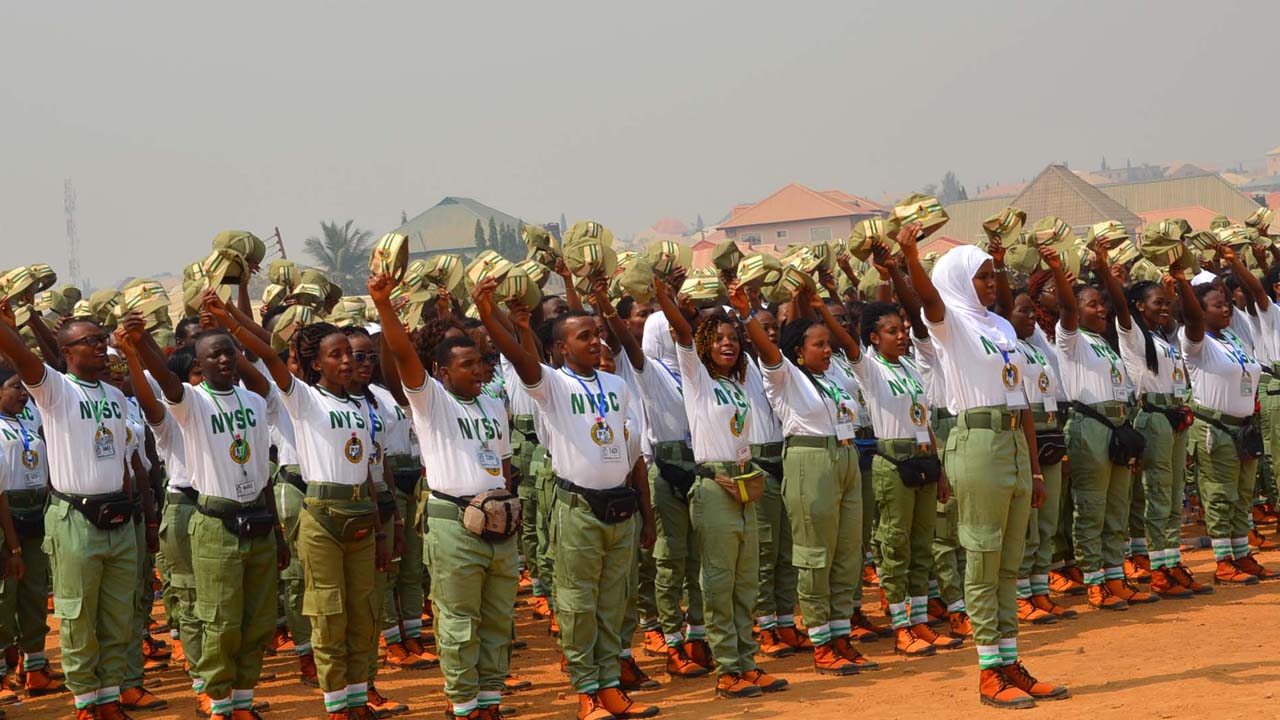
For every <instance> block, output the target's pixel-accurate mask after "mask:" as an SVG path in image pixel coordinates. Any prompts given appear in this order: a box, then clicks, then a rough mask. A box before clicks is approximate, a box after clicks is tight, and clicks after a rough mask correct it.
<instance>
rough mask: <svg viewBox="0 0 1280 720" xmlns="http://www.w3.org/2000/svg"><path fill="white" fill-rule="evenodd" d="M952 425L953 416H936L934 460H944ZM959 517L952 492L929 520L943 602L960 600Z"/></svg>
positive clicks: (953, 423) (961, 598) (934, 423)
mask: <svg viewBox="0 0 1280 720" xmlns="http://www.w3.org/2000/svg"><path fill="white" fill-rule="evenodd" d="M955 426H956V419H955V418H954V417H947V418H936V419H934V421H933V436H934V439H936V440H937V441H938V459H939V460H942V461H943V463H944V464H945V463H946V455H947V438H948V437H950V435H951V431H952V430H953V429H954V428H955ZM959 523H960V517H959V511H958V510H957V508H956V495H955V492H954V488H953V491H952V493H951V499H950V500H948V501H947V502H945V503H937V505H936V507H935V517H934V523H933V547H932V548H931V549H932V551H933V576H934V578H935V579H936V580H937V581H938V596H939V597H940V598H941V599H942V602H943V603H945V604H946V605H951V604H952V603H955V602H959V601H961V600H963V599H964V554H963V549H962V548H961V547H960V528H959Z"/></svg>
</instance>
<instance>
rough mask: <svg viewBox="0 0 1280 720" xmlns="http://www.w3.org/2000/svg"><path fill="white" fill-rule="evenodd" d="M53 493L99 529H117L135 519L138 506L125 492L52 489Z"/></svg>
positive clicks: (51, 492)
mask: <svg viewBox="0 0 1280 720" xmlns="http://www.w3.org/2000/svg"><path fill="white" fill-rule="evenodd" d="M49 492H50V494H51V495H53V496H54V497H56V498H58V499H59V500H62V501H63V502H65V503H67V504H68V505H70V506H71V507H73V508H75V509H76V510H78V511H79V512H80V514H81V515H84V516H85V519H87V520H88V521H89V522H90V523H92V524H93V526H94V527H96V528H98V529H99V530H115V529H116V528H118V527H120V526H121V525H124V524H125V523H127V522H129V521H130V520H132V519H133V513H134V511H135V510H136V509H137V508H138V506H137V505H136V504H135V503H134V502H133V500H131V499H130V498H129V496H128V495H126V494H124V493H123V492H118V493H106V494H104V495H68V494H66V493H63V492H59V491H57V490H50V491H49Z"/></svg>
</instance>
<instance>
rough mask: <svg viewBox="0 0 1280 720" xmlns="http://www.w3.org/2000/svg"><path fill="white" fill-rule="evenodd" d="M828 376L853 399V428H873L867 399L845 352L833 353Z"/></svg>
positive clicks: (837, 351)
mask: <svg viewBox="0 0 1280 720" xmlns="http://www.w3.org/2000/svg"><path fill="white" fill-rule="evenodd" d="M827 374H828V375H829V376H830V377H831V378H832V379H833V380H838V381H839V382H840V384H841V385H843V386H844V389H845V392H847V393H849V397H852V398H853V401H854V402H853V426H854V427H855V428H869V427H871V411H870V410H868V409H867V399H866V398H865V397H863V394H862V388H861V387H860V386H859V381H858V376H857V375H856V374H855V373H854V372H853V363H851V362H849V358H847V357H845V355H844V351H843V350H836V351H835V352H832V353H831V367H830V368H829V369H828V370H827Z"/></svg>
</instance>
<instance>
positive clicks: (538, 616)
mask: <svg viewBox="0 0 1280 720" xmlns="http://www.w3.org/2000/svg"><path fill="white" fill-rule="evenodd" d="M529 605H530V606H531V607H532V608H533V619H534V620H546V619H547V618H549V617H551V603H550V602H549V601H548V600H547V598H546V597H545V596H543V595H534V596H533V599H532V600H530V601H529Z"/></svg>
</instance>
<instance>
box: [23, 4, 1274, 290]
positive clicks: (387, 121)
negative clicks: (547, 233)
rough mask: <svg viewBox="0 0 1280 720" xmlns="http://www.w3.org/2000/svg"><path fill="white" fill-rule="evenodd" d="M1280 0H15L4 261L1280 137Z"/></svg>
mask: <svg viewBox="0 0 1280 720" xmlns="http://www.w3.org/2000/svg"><path fill="white" fill-rule="evenodd" d="M1277 26H1280V3H1277V2H1275V1H1274V0H1271V1H1269V2H1226V1H1223V0H1219V1H1218V2H1204V1H1194V0H1165V1H1163V2H1125V1H1116V0H1111V1H1109V2H1082V1H1081V0H1072V1H1069V2H1048V1H1047V0H1037V1H1036V2H1030V3H1028V2H999V3H997V2H937V1H934V0H917V1H916V2H910V3H908V2H885V3H866V2H850V1H848V0H844V1H834V2H799V1H792V2H769V3H756V2H725V3H718V2H717V3H713V2H694V1H690V0H684V1H683V2H655V1H650V2H644V3H625V4H624V3H614V2H581V3H559V2H522V3H481V2H449V3H445V2H409V1H404V2H363V3H352V2H300V1H298V2H279V1H272V2H220V3H214V4H207V3H206V4H199V5H197V4H195V3H188V2H171V1H165V2H127V1H121V2H110V3H105V2H87V1H83V2H75V1H66V2H52V1H40V0H36V1H27V2H18V1H15V2H5V3H3V4H2V5H0V63H2V64H3V67H4V68H5V72H4V76H5V79H4V82H3V83H0V122H2V123H3V125H2V127H3V137H4V142H3V147H4V150H3V152H2V153H0V248H3V252H2V253H0V267H11V266H13V265H16V264H19V263H23V264H25V263H30V262H36V261H46V262H49V263H50V264H52V265H53V266H54V267H55V268H56V269H58V270H59V271H60V272H61V271H63V270H65V268H66V262H67V247H66V236H65V229H64V214H63V179H64V178H67V177H70V178H72V179H73V181H74V183H75V186H76V189H77V191H78V195H79V198H78V210H77V215H76V219H77V222H78V225H79V234H80V238H81V245H82V257H81V266H82V268H84V269H85V270H86V271H87V273H88V274H89V276H90V277H91V278H92V279H93V280H94V281H95V282H96V283H97V284H99V285H101V284H107V283H113V282H115V281H117V280H119V279H121V278H123V277H124V276H126V275H134V274H139V275H143V274H153V273H158V272H163V271H166V270H171V271H176V270H178V269H179V268H180V267H181V266H182V265H184V264H186V263H187V262H190V261H192V260H195V259H197V258H198V257H199V256H202V255H203V254H205V253H206V252H207V249H208V247H209V241H210V240H211V239H212V237H213V236H214V234H215V233H217V232H218V231H219V230H222V229H227V228H244V229H248V230H251V231H254V232H257V233H259V234H266V233H269V232H270V229H271V228H272V227H273V226H276V225H278V226H279V227H280V229H281V231H282V232H283V233H284V236H285V239H286V241H287V248H288V251H289V252H290V254H291V256H295V255H296V256H301V255H302V253H301V246H302V240H303V238H304V237H306V236H307V235H309V234H313V233H316V232H318V230H319V221H320V220H322V219H347V218H353V219H354V220H355V221H356V223H357V224H358V225H360V226H362V227H366V228H368V229H370V230H372V231H374V232H375V233H382V232H385V231H387V230H389V229H391V228H392V227H394V226H395V225H397V224H399V218H400V211H401V210H405V211H407V212H408V214H409V215H410V216H412V215H414V214H416V213H418V212H420V211H422V210H424V209H426V208H427V207H430V206H431V205H433V204H435V203H436V202H437V201H439V200H440V198H441V197H443V196H445V195H463V196H469V197H474V198H476V199H478V200H480V201H482V202H485V203H488V204H490V205H493V206H494V207H497V208H499V209H502V210H504V211H506V212H510V213H512V214H515V215H519V216H521V217H523V218H525V219H526V220H531V221H532V220H552V219H557V218H558V217H559V215H560V213H561V212H564V213H565V214H566V215H567V216H568V218H569V220H570V222H572V221H573V220H576V219H581V218H586V217H590V218H593V219H596V220H599V221H601V222H604V223H605V224H607V225H610V226H612V227H614V228H615V229H616V230H618V231H619V232H622V233H629V232H634V231H636V230H639V229H642V228H644V227H647V226H648V225H650V224H652V223H653V222H654V221H655V220H657V219H659V218H661V217H664V216H673V217H677V218H682V219H686V220H690V221H691V220H692V219H693V217H694V216H695V215H696V214H697V213H701V214H702V215H703V217H704V218H705V219H706V220H707V222H713V221H714V220H716V219H718V218H719V217H721V216H722V215H724V214H725V213H726V212H727V211H728V209H729V208H730V207H731V206H732V205H733V204H734V203H738V202H745V201H753V200H758V199H760V198H761V197H763V196H764V195H766V194H768V193H769V192H772V191H773V190H774V189H776V188H777V187H779V186H781V185H782V184H784V183H787V182H791V181H797V182H801V183H804V184H807V185H810V186H812V187H816V188H819V189H827V188H840V189H844V190H847V191H850V192H853V193H858V194H863V195H867V196H870V197H872V198H876V197H879V196H880V195H881V194H882V193H884V192H886V191H901V190H910V189H913V188H916V187H919V186H921V185H923V184H925V183H929V182H936V181H937V180H938V178H940V177H941V176H942V174H943V173H944V172H945V171H946V170H948V169H952V170H954V171H955V172H956V173H957V174H958V176H959V178H960V180H961V182H962V183H964V184H965V185H967V186H968V187H969V188H970V189H971V190H972V189H973V188H974V187H975V186H976V185H978V184H986V183H993V182H1008V181H1014V180H1019V179H1022V178H1028V177H1030V176H1032V175H1034V174H1035V173H1036V172H1038V171H1039V170H1040V169H1041V168H1042V167H1043V166H1044V165H1045V164H1046V163H1048V162H1050V161H1063V160H1065V161H1068V162H1070V163H1071V165H1072V167H1073V168H1092V167H1096V166H1097V163H1098V161H1099V159H1100V158H1101V157H1102V156H1104V155H1105V156H1106V157H1107V159H1108V161H1109V162H1110V163H1111V164H1112V165H1117V164H1122V163H1123V162H1124V160H1125V159H1126V158H1132V159H1133V160H1134V161H1135V162H1139V161H1148V160H1149V161H1164V160H1191V161H1201V162H1206V163H1217V164H1219V165H1225V164H1229V163H1234V162H1236V161H1244V162H1245V164H1246V165H1247V166H1249V165H1257V164H1260V163H1261V160H1262V155H1263V154H1264V153H1265V152H1266V151H1268V150H1270V149H1271V148H1273V147H1275V146H1276V145H1280V123H1278V122H1277V117H1280V93H1278V92H1277V90H1278V88H1277V87H1276V79H1275V78H1276V63H1275V59H1276V57H1277V54H1276V50H1275V42H1274V40H1275V38H1276V37H1277V36H1276V33H1275V28H1276V27H1277Z"/></svg>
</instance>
